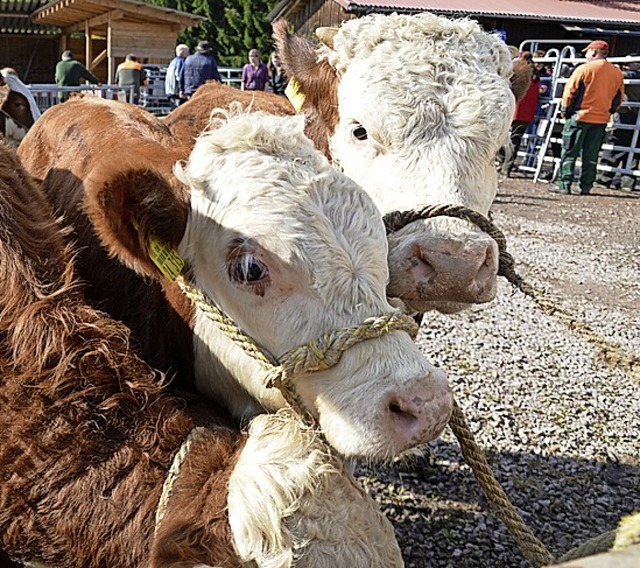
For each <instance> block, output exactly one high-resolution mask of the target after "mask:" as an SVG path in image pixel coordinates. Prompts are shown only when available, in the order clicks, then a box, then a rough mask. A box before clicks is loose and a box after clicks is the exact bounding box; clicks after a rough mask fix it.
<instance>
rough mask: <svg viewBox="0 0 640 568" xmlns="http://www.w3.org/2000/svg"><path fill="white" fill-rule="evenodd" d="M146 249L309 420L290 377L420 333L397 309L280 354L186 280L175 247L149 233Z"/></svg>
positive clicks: (198, 306)
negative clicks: (390, 337) (365, 344)
mask: <svg viewBox="0 0 640 568" xmlns="http://www.w3.org/2000/svg"><path fill="white" fill-rule="evenodd" d="M149 253H150V257H151V260H152V261H153V262H154V263H155V265H156V266H157V267H158V268H159V269H160V271H161V272H162V273H163V274H164V275H165V276H166V277H167V278H168V279H169V280H170V281H172V282H175V283H176V284H177V285H178V286H179V287H180V289H181V290H182V291H183V293H184V294H185V295H186V296H187V297H188V298H189V299H190V300H191V302H192V303H193V304H194V305H195V306H196V307H197V308H199V309H200V310H201V311H202V312H203V313H204V314H205V315H206V316H207V318H208V319H209V320H210V321H212V322H213V323H214V324H215V325H216V326H217V327H218V328H219V329H220V330H221V331H222V332H223V333H224V334H225V335H226V336H227V337H229V338H230V339H231V340H232V341H233V342H234V343H236V345H238V346H239V347H241V348H242V349H243V350H244V351H245V352H246V354H247V355H249V356H250V357H252V358H253V359H255V360H256V361H258V362H259V363H260V364H262V366H263V367H264V368H265V369H266V370H267V375H266V380H265V386H266V387H267V388H278V389H279V390H280V392H281V393H282V396H283V397H284V399H285V400H286V402H287V403H288V404H289V405H290V406H291V407H292V408H293V409H294V410H295V411H296V412H298V413H299V414H300V415H301V416H305V417H307V419H311V414H310V413H309V412H308V410H307V409H306V408H305V407H304V405H303V404H302V403H301V401H300V399H299V397H298V396H297V394H296V392H295V388H294V385H292V381H291V379H292V378H293V377H295V376H299V375H301V374H304V373H312V372H316V371H324V370H326V369H330V368H331V367H334V366H335V365H337V364H338V362H339V361H340V359H341V357H342V354H343V353H344V352H345V351H346V350H347V349H349V348H351V347H353V346H354V345H356V344H357V343H360V342H362V341H366V340H367V339H375V338H378V337H381V336H382V335H385V334H387V333H391V332H392V331H406V332H407V333H408V334H409V335H410V336H411V338H412V339H415V337H416V335H417V333H418V328H419V327H418V324H417V323H416V322H415V321H414V320H413V318H411V317H409V316H407V315H404V314H401V313H399V312H390V313H386V314H383V315H381V316H377V317H371V318H367V319H365V320H364V321H363V322H362V323H361V324H359V325H355V326H352V327H348V328H344V329H341V330H337V331H332V332H330V333H325V334H323V335H322V336H321V337H319V338H317V339H314V340H312V341H310V342H309V343H306V344H303V345H298V346H297V347H294V348H293V349H290V350H289V351H287V352H286V353H284V354H283V355H281V356H280V357H279V358H278V357H275V356H274V355H272V354H271V353H269V351H267V350H266V349H264V348H262V347H260V346H259V345H257V343H256V342H255V341H254V340H253V339H252V338H251V337H249V336H248V335H246V334H245V333H244V332H243V331H242V330H241V329H240V328H239V327H238V326H237V325H236V323H235V322H234V321H233V320H232V319H231V318H229V317H228V316H227V315H226V314H225V313H224V312H223V311H222V310H221V309H220V308H219V307H218V306H217V305H216V304H215V303H214V302H213V300H212V299H211V298H209V297H208V296H206V295H205V294H204V293H203V292H202V290H200V289H198V288H196V287H195V286H194V285H193V284H191V283H189V282H188V281H187V280H186V278H185V276H184V274H183V269H184V261H183V260H182V258H180V255H179V254H178V252H177V251H176V250H175V249H173V248H171V247H170V246H168V245H167V244H166V243H163V242H162V241H160V240H159V239H156V238H154V237H151V238H150V240H149Z"/></svg>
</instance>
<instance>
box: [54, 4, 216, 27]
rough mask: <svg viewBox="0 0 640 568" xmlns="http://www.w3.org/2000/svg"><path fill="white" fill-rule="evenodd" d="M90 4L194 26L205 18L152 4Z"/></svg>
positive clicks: (151, 18) (150, 18)
mask: <svg viewBox="0 0 640 568" xmlns="http://www.w3.org/2000/svg"><path fill="white" fill-rule="evenodd" d="M73 1H74V0H63V2H73ZM91 4H93V5H95V6H106V7H109V8H113V9H120V10H122V11H123V12H124V13H125V16H126V14H137V15H140V16H147V18H148V19H149V20H161V21H164V22H171V23H175V22H179V23H181V24H183V25H186V26H195V25H197V24H198V23H200V21H201V20H206V18H204V17H202V16H196V15H192V16H191V17H189V16H186V15H182V14H176V13H175V12H165V11H163V10H161V9H159V8H158V7H157V6H153V4H149V5H148V6H140V5H136V4H129V3H124V2H120V1H119V0H91Z"/></svg>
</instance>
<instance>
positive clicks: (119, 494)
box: [0, 145, 245, 568]
mask: <svg viewBox="0 0 640 568" xmlns="http://www.w3.org/2000/svg"><path fill="white" fill-rule="evenodd" d="M64 233H65V231H63V230H61V228H60V225H59V224H58V223H57V222H56V221H54V220H53V217H52V214H51V209H50V206H49V204H48V203H47V201H46V199H45V198H44V196H43V195H42V194H41V193H40V192H39V191H38V190H37V189H36V188H35V187H34V185H33V184H32V182H31V180H30V179H29V178H28V177H27V175H26V173H25V172H24V170H23V169H22V167H21V166H20V163H19V162H18V160H17V159H16V157H15V155H13V153H12V152H11V151H9V149H8V148H7V147H6V146H4V145H0V479H1V480H2V484H1V485H0V546H1V547H2V548H3V549H4V550H5V551H6V552H8V553H9V555H10V556H11V557H13V558H19V559H20V560H21V561H30V560H32V561H39V562H42V563H45V564H50V565H52V566H65V568H72V567H78V568H80V567H82V568H90V567H98V566H109V567H110V568H118V567H122V568H130V567H131V566H142V565H145V566H146V565H147V563H149V564H148V565H149V566H154V567H160V566H174V567H175V566H186V565H194V564H198V563H205V564H209V565H218V566H238V565H239V561H238V559H237V557H236V555H235V552H234V550H233V547H232V545H231V537H230V529H229V525H228V521H227V518H226V485H227V480H228V477H229V475H230V472H231V470H232V469H233V466H234V464H235V459H236V457H237V455H238V452H239V450H240V449H241V448H242V447H243V444H244V442H245V438H244V436H242V435H240V434H239V433H238V432H237V431H236V430H233V429H230V428H227V427H225V426H224V423H225V418H224V415H223V414H222V413H221V412H215V411H210V412H209V414H208V417H207V418H208V421H209V422H211V423H212V424H215V425H214V426H211V427H210V428H209V429H208V430H207V431H205V432H204V433H203V434H202V436H200V437H199V438H198V440H197V441H196V442H195V443H194V446H193V447H192V450H191V451H190V452H189V453H188V455H187V457H186V461H185V463H184V465H183V470H182V471H183V473H182V474H181V475H180V476H179V478H178V480H177V482H176V483H175V486H174V490H173V493H172V495H173V497H172V498H171V499H170V500H169V503H168V508H167V512H166V516H165V520H164V521H163V522H162V524H161V525H160V530H159V531H158V533H157V535H156V536H155V538H154V529H155V527H154V524H155V523H154V516H155V513H156V507H157V505H158V500H159V498H160V495H161V490H162V484H163V482H164V480H165V478H166V476H167V471H168V469H169V467H170V464H171V462H172V459H173V456H174V454H175V453H176V451H177V450H178V448H179V447H180V445H181V444H182V443H183V441H184V440H185V438H186V436H187V435H188V433H189V432H190V431H191V430H192V428H193V427H194V419H193V418H192V417H191V416H190V415H189V414H188V413H187V412H186V411H185V408H184V404H183V402H181V401H179V400H177V399H175V398H173V397H170V396H168V395H166V394H165V393H164V392H163V391H164V387H163V384H162V381H161V380H158V376H157V373H156V372H154V371H153V370H152V369H151V368H150V367H148V366H147V365H146V364H145V363H143V362H142V361H141V360H140V359H138V358H137V357H136V356H135V355H134V354H133V353H132V350H131V347H130V343H129V336H128V331H127V330H126V328H125V327H124V326H122V325H121V324H119V323H116V322H115V321H113V320H111V319H109V318H107V317H105V316H104V315H103V314H101V313H99V312H97V311H95V310H94V309H92V308H90V307H88V306H87V305H86V304H85V303H84V301H83V298H82V296H81V294H80V292H79V289H78V286H77V284H76V281H75V280H74V274H73V263H72V259H71V251H70V250H69V248H65V246H64V244H63V243H64V241H65V238H64V237H65V234H64ZM209 408H211V407H210V406H209ZM187 529H188V530H187ZM149 559H150V561H149Z"/></svg>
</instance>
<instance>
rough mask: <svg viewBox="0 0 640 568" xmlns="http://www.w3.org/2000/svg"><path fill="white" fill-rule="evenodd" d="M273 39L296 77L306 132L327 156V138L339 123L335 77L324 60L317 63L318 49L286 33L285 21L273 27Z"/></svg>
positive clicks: (288, 69)
mask: <svg viewBox="0 0 640 568" xmlns="http://www.w3.org/2000/svg"><path fill="white" fill-rule="evenodd" d="M273 38H274V40H275V44H276V48H277V50H278V54H279V56H280V60H281V61H282V64H283V66H284V68H285V70H286V73H287V75H288V76H289V77H295V79H296V81H297V82H298V89H299V91H300V92H301V93H302V94H303V95H304V103H303V105H302V108H301V112H303V113H305V114H306V115H307V127H306V129H305V132H306V134H307V136H308V137H309V138H311V140H313V142H314V144H315V146H316V148H318V149H319V150H321V151H323V152H324V153H325V155H327V156H328V155H329V146H328V139H329V136H330V135H331V134H333V130H334V129H335V126H336V124H337V123H338V76H337V74H336V70H335V69H334V68H333V67H331V65H329V63H328V62H327V61H325V60H321V61H318V46H317V45H316V44H314V43H311V42H310V41H309V40H307V39H304V38H302V37H300V36H298V35H295V34H291V33H289V24H288V22H287V21H286V20H277V21H276V22H274V24H273Z"/></svg>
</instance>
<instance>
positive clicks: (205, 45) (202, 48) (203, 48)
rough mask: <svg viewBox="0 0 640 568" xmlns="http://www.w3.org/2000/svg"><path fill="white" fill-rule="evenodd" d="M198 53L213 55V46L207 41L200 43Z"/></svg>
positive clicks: (197, 48)
mask: <svg viewBox="0 0 640 568" xmlns="http://www.w3.org/2000/svg"><path fill="white" fill-rule="evenodd" d="M196 51H197V52H198V53H211V44H210V43H209V42H208V41H207V40H203V41H201V42H200V43H198V45H197V47H196Z"/></svg>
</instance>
